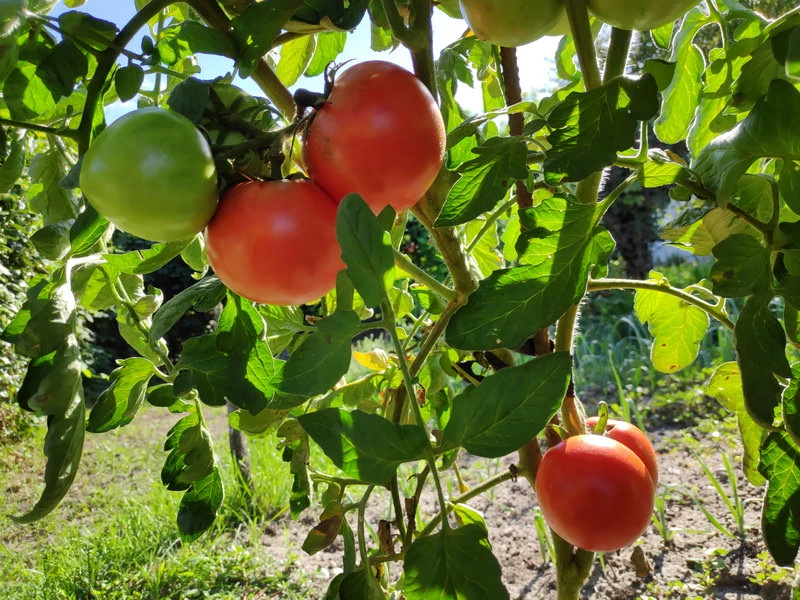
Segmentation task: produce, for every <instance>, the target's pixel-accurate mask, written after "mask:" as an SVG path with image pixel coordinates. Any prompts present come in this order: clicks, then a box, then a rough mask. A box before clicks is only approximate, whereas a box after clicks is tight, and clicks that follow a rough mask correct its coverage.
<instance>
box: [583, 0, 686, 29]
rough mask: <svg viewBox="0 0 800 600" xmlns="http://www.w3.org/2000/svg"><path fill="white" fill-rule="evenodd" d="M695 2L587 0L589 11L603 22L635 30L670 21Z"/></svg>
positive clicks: (678, 0) (659, 25)
mask: <svg viewBox="0 0 800 600" xmlns="http://www.w3.org/2000/svg"><path fill="white" fill-rule="evenodd" d="M696 4H697V0H661V1H660V2H655V1H653V0H587V5H588V6H589V11H590V12H591V13H592V14H594V16H595V17H597V18H598V19H600V20H601V21H602V22H603V23H608V24H609V25H613V26H614V27H619V28H621V29H632V30H635V31H648V30H650V29H656V28H658V27H661V26H662V25H666V24H667V23H671V22H672V21H675V20H676V19H678V18H679V17H681V16H682V15H683V14H684V13H685V12H687V11H688V10H689V9H690V8H692V7H694V6H695V5H696Z"/></svg>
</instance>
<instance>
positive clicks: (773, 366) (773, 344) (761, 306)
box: [735, 295, 792, 427]
mask: <svg viewBox="0 0 800 600" xmlns="http://www.w3.org/2000/svg"><path fill="white" fill-rule="evenodd" d="M770 300H771V298H770V296H769V295H762V296H753V297H751V298H749V299H748V300H747V302H745V305H744V307H743V308H742V312H741V313H740V314H739V318H738V319H737V321H736V328H735V337H736V354H737V357H738V363H739V368H740V369H741V373H742V389H743V391H744V403H745V408H746V409H747V412H748V413H749V414H750V416H751V417H752V418H753V419H754V420H755V421H756V423H758V424H759V425H761V426H762V427H772V425H773V422H774V421H775V410H776V409H778V408H779V407H780V405H781V393H782V391H783V387H782V386H781V384H780V383H779V382H778V380H777V379H776V378H775V376H776V375H777V376H779V377H783V378H786V379H788V378H790V377H791V376H792V371H791V369H790V368H789V362H788V361H787V360H786V334H785V333H784V331H783V327H781V324H780V322H779V321H778V319H777V318H776V317H775V316H774V315H773V314H772V312H771V311H770V308H769V303H770Z"/></svg>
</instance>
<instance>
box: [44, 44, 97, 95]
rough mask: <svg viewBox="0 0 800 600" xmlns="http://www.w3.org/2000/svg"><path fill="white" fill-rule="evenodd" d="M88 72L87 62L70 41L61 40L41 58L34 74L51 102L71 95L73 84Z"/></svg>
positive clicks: (84, 56)
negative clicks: (50, 98) (43, 85)
mask: <svg viewBox="0 0 800 600" xmlns="http://www.w3.org/2000/svg"><path fill="white" fill-rule="evenodd" d="M88 71H89V60H88V59H87V58H86V55H85V54H84V53H83V52H81V51H80V50H79V49H78V47H77V46H76V45H75V42H73V41H72V40H68V39H65V40H62V41H61V42H59V43H58V44H56V45H55V46H54V47H53V48H52V49H51V50H50V51H49V52H48V53H47V54H45V56H44V57H43V58H42V60H41V62H40V63H39V66H38V67H37V69H36V74H37V75H38V76H39V78H40V79H41V80H42V81H43V82H44V84H45V85H46V86H47V88H48V89H49V90H50V93H51V94H52V95H53V100H55V101H56V102H58V101H59V100H60V99H61V98H62V97H66V96H69V95H71V94H72V91H73V89H75V84H76V83H77V82H78V81H80V80H81V79H82V78H84V77H85V76H86V74H87V73H88Z"/></svg>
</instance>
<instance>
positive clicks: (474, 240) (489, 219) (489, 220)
mask: <svg viewBox="0 0 800 600" xmlns="http://www.w3.org/2000/svg"><path fill="white" fill-rule="evenodd" d="M517 183H519V181H518V182H517ZM522 187H525V186H524V185H523V186H522ZM525 191H526V192H527V191H528V190H527V189H526V190H525ZM518 202H519V200H518V199H517V197H514V198H511V199H510V200H507V201H506V202H504V203H503V204H501V205H500V207H499V208H498V209H497V210H495V211H494V212H493V213H491V214H490V215H489V216H488V217H486V222H485V223H484V224H483V227H481V228H480V229H479V230H478V233H476V234H475V237H474V238H472V239H471V240H470V242H469V245H468V246H467V249H466V250H465V252H466V253H467V254H472V251H473V250H475V247H476V246H477V245H478V242H480V241H481V239H482V238H483V236H484V235H486V233H487V232H488V231H489V230H490V229H491V228H492V225H494V223H495V221H497V219H499V218H500V216H501V215H503V214H504V213H505V212H506V211H507V210H508V209H509V208H511V207H512V206H514V205H515V204H517V203H518ZM520 208H522V206H520Z"/></svg>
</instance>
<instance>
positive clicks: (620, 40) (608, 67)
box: [603, 27, 633, 83]
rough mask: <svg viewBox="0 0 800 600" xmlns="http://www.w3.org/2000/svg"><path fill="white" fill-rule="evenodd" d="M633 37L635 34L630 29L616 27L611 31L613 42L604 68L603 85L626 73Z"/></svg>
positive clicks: (609, 43)
mask: <svg viewBox="0 0 800 600" xmlns="http://www.w3.org/2000/svg"><path fill="white" fill-rule="evenodd" d="M632 37H633V32H632V31H630V30H629V29H618V28H616V27H614V28H613V29H612V30H611V40H610V41H609V42H608V52H607V53H606V64H605V67H604V68H603V83H608V82H609V80H611V79H614V77H617V76H618V75H622V74H623V73H624V72H625V65H626V64H627V63H628V52H629V51H630V47H631V38H632Z"/></svg>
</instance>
